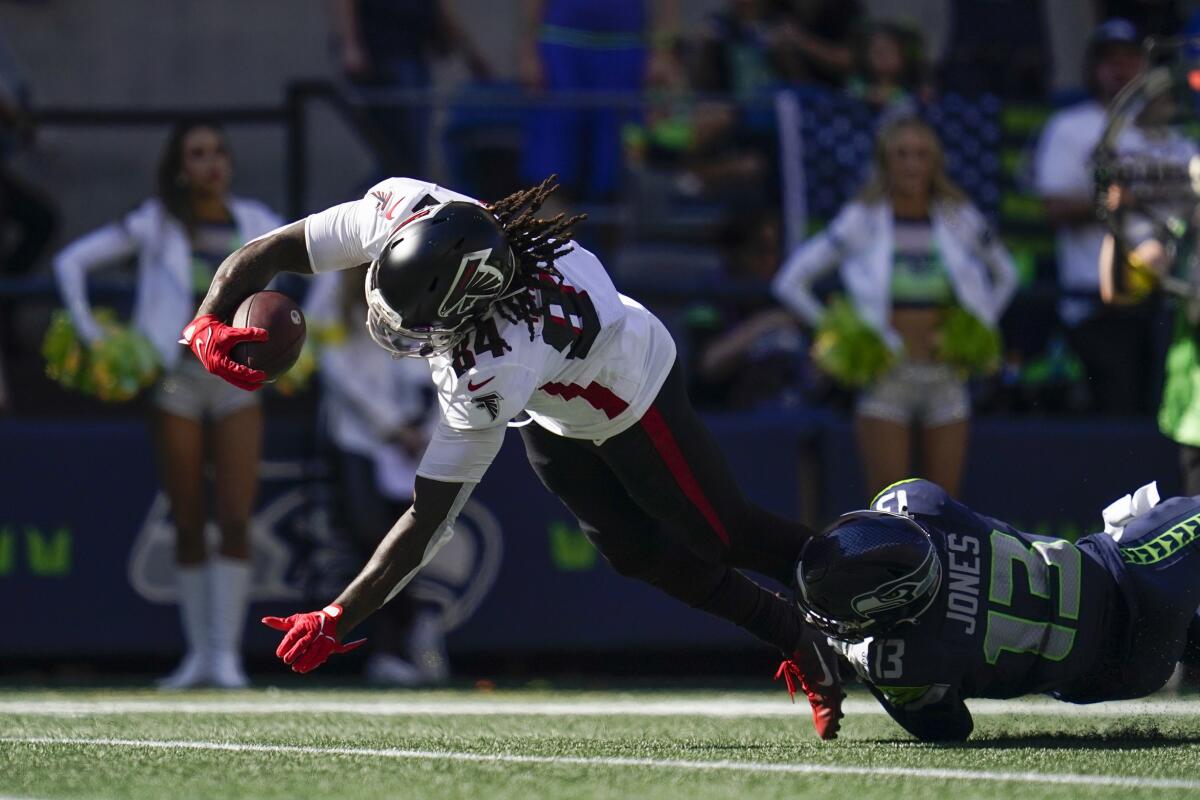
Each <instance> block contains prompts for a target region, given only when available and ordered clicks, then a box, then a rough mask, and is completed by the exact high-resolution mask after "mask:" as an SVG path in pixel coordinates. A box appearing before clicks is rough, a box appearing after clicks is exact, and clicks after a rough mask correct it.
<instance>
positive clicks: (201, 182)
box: [54, 121, 280, 689]
mask: <svg viewBox="0 0 1200 800" xmlns="http://www.w3.org/2000/svg"><path fill="white" fill-rule="evenodd" d="M232 177H233V161H232V156H231V154H230V152H229V143H228V141H227V140H226V138H225V134H224V133H223V132H222V130H221V128H220V127H219V126H218V125H216V124H215V123H213V122H209V121H184V122H181V123H179V124H178V125H176V126H175V128H174V129H173V130H172V131H171V133H170V136H169V137H168V139H167V143H166V147H165V148H164V150H163V154H162V158H161V159H160V161H159V165H158V192H157V194H156V196H154V197H151V198H150V199H148V200H146V201H145V202H144V203H142V204H141V205H140V206H139V207H137V208H136V209H134V210H133V211H131V212H130V213H129V214H127V215H125V216H124V217H123V218H121V219H119V220H117V221H115V222H112V223H110V224H108V225H106V226H104V227H103V228H100V229H98V230H96V231H93V232H92V233H89V234H87V235H86V236H84V237H83V238H81V239H79V240H77V241H75V242H73V243H71V244H70V245H69V246H68V247H67V248H66V249H64V250H63V251H62V252H61V253H60V254H59V255H58V257H57V258H56V259H55V262H54V271H55V273H56V275H57V277H58V283H59V290H60V291H61V293H62V297H63V301H64V303H65V304H66V306H67V309H68V310H69V312H70V314H71V318H72V320H73V321H74V323H75V327H76V330H78V331H79V332H80V335H81V336H82V337H83V338H84V339H86V340H87V341H89V342H93V343H94V342H96V341H98V340H100V339H101V338H102V337H103V332H102V330H101V328H100V326H99V325H98V324H97V322H96V320H95V318H94V317H93V314H92V308H91V306H90V304H89V302H88V297H87V274H88V273H89V272H91V271H92V270H95V269H98V268H100V267H104V266H107V265H112V264H114V263H117V262H120V261H123V260H125V259H129V258H136V259H137V263H138V282H137V294H136V303H135V306H134V311H133V325H134V326H135V327H136V328H137V329H138V330H139V331H140V332H141V333H142V334H143V335H145V336H146V337H147V338H148V339H149V340H150V342H151V343H152V344H153V345H154V347H155V349H156V350H157V351H158V355H159V357H160V359H161V361H162V363H163V365H164V374H163V377H162V380H161V381H160V382H159V383H158V385H157V386H156V387H155V388H154V389H153V398H152V405H153V412H152V423H153V424H152V430H153V438H154V444H155V449H156V451H157V455H158V466H159V477H160V479H161V481H162V486H163V489H164V491H165V492H166V494H167V498H168V499H169V500H170V503H171V516H172V519H173V521H174V523H175V535H176V541H175V559H176V564H177V572H176V574H177V585H178V591H179V607H180V611H181V615H182V620H183V633H184V638H185V639H186V641H187V654H186V655H185V656H184V659H183V661H182V663H181V664H180V666H179V668H178V669H177V670H175V672H173V673H172V674H171V675H169V676H168V677H166V678H165V679H163V680H162V681H161V682H160V685H161V686H162V687H164V688H170V689H182V688H188V687H193V686H201V685H215V686H219V687H229V688H233V687H240V686H245V685H246V684H247V679H246V675H245V672H244V671H243V669H242V661H241V635H242V628H243V626H244V623H245V617H246V606H247V600H248V592H249V582H250V576H251V565H250V561H249V558H250V540H249V539H250V531H249V523H250V514H251V511H252V509H253V507H254V499H255V495H256V494H257V488H258V465H259V458H260V454H261V450H262V428H263V423H262V411H261V409H260V407H259V399H258V395H257V394H254V393H252V392H243V391H241V390H240V389H237V388H236V387H234V386H231V385H230V384H228V383H226V382H225V381H223V380H221V379H220V378H218V377H216V376H214V375H210V374H208V373H207V372H206V371H205V370H204V368H203V367H202V366H201V365H200V364H199V363H198V362H197V361H196V359H194V358H192V357H191V356H190V355H189V354H188V353H187V350H186V348H185V347H183V346H181V345H180V344H179V341H178V340H179V331H180V330H182V329H183V326H185V325H187V323H188V321H189V320H190V319H191V318H192V316H193V312H194V311H195V309H196V306H197V305H198V303H199V302H200V300H201V299H202V298H203V297H204V295H205V293H206V292H207V291H208V286H209V284H210V283H211V282H212V277H213V274H214V273H215V272H216V269H217V267H218V266H219V265H220V263H221V261H223V260H224V259H225V257H226V256H227V255H229V254H230V253H232V252H233V251H234V250H236V249H238V247H240V246H241V245H242V244H244V243H245V242H247V241H249V240H250V239H253V238H254V237H256V236H259V235H261V234H264V233H266V232H267V231H270V230H271V229H273V228H275V227H278V225H279V224H280V219H279V217H277V216H276V215H275V214H274V213H273V212H272V211H271V210H270V209H268V208H267V207H266V206H265V205H263V204H262V203H259V202H257V201H255V200H247V199H243V198H240V197H236V196H233V195H231V194H230V192H229V187H230V181H231V179H232ZM210 468H211V475H212V480H213V486H212V489H213V506H212V508H213V512H214V514H215V517H216V522H217V525H218V527H219V529H220V545H219V547H218V549H217V552H216V553H215V554H210V553H209V552H208V547H207V544H206V541H205V528H206V526H207V522H208V518H209V505H208V501H207V498H206V483H207V476H208V474H209V469H210Z"/></svg>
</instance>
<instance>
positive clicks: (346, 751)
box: [0, 736, 1200, 790]
mask: <svg viewBox="0 0 1200 800" xmlns="http://www.w3.org/2000/svg"><path fill="white" fill-rule="evenodd" d="M0 743H7V744H37V745H59V746H74V745H91V746H96V747H120V748H126V747H127V748H142V749H146V748H151V749H158V750H217V751H223V752H234V753H280V754H290V755H316V756H330V755H339V756H358V757H366V758H395V759H408V760H423V761H460V762H474V763H481V764H548V765H553V766H575V767H647V768H656V769H674V770H698V771H726V772H762V773H785V774H800V775H861V776H870V777H890V778H917V779H926V780H947V781H955V780H970V781H990V782H995V783H1033V784H1057V785H1069V786H1110V787H1121V788H1130V789H1185V790H1197V789H1200V780H1179V779H1173V778H1135V777H1129V776H1122V775H1076V774H1070V773H1065V774H1059V775H1053V774H1051V775H1043V774H1040V773H1036V772H990V771H985V770H965V769H920V768H915V767H848V766H840V765H836V764H767V763H761V762H753V761H687V760H682V759H653V758H608V757H601V756H596V757H581V756H527V755H516V754H509V753H494V754H493V753H463V752H439V751H436V750H401V749H398V748H368V747H302V746H296V745H271V744H239V743H236V742H203V741H176V740H156V739H89V738H72V737H62V738H59V737H40V736H30V737H18V736H5V737H0Z"/></svg>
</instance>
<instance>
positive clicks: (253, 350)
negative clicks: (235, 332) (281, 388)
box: [229, 292, 307, 381]
mask: <svg viewBox="0 0 1200 800" xmlns="http://www.w3.org/2000/svg"><path fill="white" fill-rule="evenodd" d="M232 324H233V327H235V328H263V329H264V330H266V332H267V340H266V341H265V342H240V343H238V344H237V345H235V346H234V348H233V350H231V351H230V353H229V355H230V357H231V358H232V359H233V360H234V361H236V362H238V363H239V364H245V365H246V366H247V367H250V368H251V369H261V370H262V371H263V372H265V373H267V380H269V381H270V380H275V379H276V378H278V377H279V376H280V375H282V374H283V373H285V372H287V371H288V370H289V369H291V368H292V365H293V364H295V363H296V359H297V358H299V357H300V349H301V348H302V347H303V346H304V337H305V336H306V335H307V330H306V328H305V324H304V312H302V311H301V310H300V306H298V305H296V303H295V301H293V300H292V298H290V297H288V296H287V295H285V294H280V293H279V292H255V293H254V294H252V295H250V296H249V297H247V298H246V299H245V300H243V301H242V304H241V305H240V306H238V309H237V311H236V312H234V315H233V323H232Z"/></svg>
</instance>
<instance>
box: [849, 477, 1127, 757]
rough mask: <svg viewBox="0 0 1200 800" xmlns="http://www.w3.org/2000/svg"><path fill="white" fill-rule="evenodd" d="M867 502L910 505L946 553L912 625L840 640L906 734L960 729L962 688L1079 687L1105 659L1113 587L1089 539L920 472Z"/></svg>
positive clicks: (957, 735) (1000, 692) (968, 693)
mask: <svg viewBox="0 0 1200 800" xmlns="http://www.w3.org/2000/svg"><path fill="white" fill-rule="evenodd" d="M874 508H875V509H877V510H880V511H891V512H901V511H903V510H905V509H906V510H907V513H908V514H910V515H911V516H912V517H913V518H914V519H916V520H917V521H918V522H919V523H921V525H922V526H924V527H925V528H926V529H927V530H928V531H929V532H930V534H931V535H932V537H933V541H934V544H935V546H936V547H937V549H938V553H939V555H940V557H941V559H942V575H943V578H942V586H941V588H940V590H939V592H938V596H937V598H936V599H935V601H934V603H933V605H932V606H931V607H930V608H929V609H928V610H927V611H926V612H925V613H924V614H923V615H922V616H921V618H920V620H919V621H918V622H917V623H915V624H908V625H901V626H899V627H897V628H894V629H893V630H891V631H889V632H888V633H887V634H886V635H882V636H879V637H875V638H872V639H868V640H866V641H864V642H861V643H856V644H846V643H839V644H837V647H838V649H839V650H840V651H841V652H842V653H843V654H844V655H845V656H846V657H847V658H848V659H849V660H850V662H851V664H852V665H853V666H854V668H855V670H856V671H857V672H858V673H859V675H860V676H861V677H862V678H863V680H864V681H865V682H866V683H867V684H868V686H870V687H871V689H872V691H873V693H874V694H875V695H876V697H878V698H879V699H880V702H882V703H883V704H884V707H885V708H886V709H887V710H888V711H889V713H891V714H892V716H893V717H894V718H896V719H897V721H899V722H900V723H901V724H902V725H903V726H904V727H905V728H906V729H908V730H909V731H910V732H912V733H914V734H915V735H917V736H919V737H921V738H927V739H961V738H965V737H966V736H967V735H968V734H969V733H970V731H971V718H970V714H969V713H968V712H967V709H966V706H965V704H964V703H963V699H964V698H969V697H998V698H1004V697H1017V696H1019V695H1024V694H1030V693H1036V692H1048V691H1059V692H1064V693H1066V694H1072V693H1078V692H1080V691H1082V690H1081V689H1080V687H1081V686H1086V685H1088V684H1089V680H1088V676H1089V674H1090V673H1091V672H1092V671H1093V670H1094V669H1095V667H1096V665H1097V664H1098V663H1102V662H1105V661H1106V660H1107V657H1108V656H1109V654H1110V653H1109V651H1110V646H1111V636H1110V635H1109V634H1110V633H1111V631H1112V629H1113V628H1114V627H1122V625H1121V622H1120V620H1118V619H1117V616H1118V611H1119V609H1120V608H1121V601H1120V592H1119V589H1118V584H1117V581H1116V580H1115V578H1114V577H1113V575H1112V574H1111V573H1110V571H1109V569H1108V568H1106V566H1105V563H1104V560H1103V559H1102V558H1101V557H1100V556H1099V555H1098V554H1097V553H1096V551H1095V549H1094V548H1093V547H1092V546H1091V545H1090V544H1089V543H1087V542H1080V543H1079V545H1075V544H1071V543H1070V542H1067V541H1064V540H1060V539H1049V538H1046V537H1042V536H1035V535H1033V534H1029V533H1024V532H1022V531H1018V530H1016V529H1015V528H1013V527H1012V526H1011V525H1008V524H1007V523H1004V522H1001V521H999V520H996V519H992V518H990V517H987V516H984V515H983V514H978V513H976V512H974V511H972V510H971V509H969V508H967V507H966V506H964V505H962V504H961V503H958V502H956V501H954V500H953V499H951V498H950V497H949V495H947V494H946V492H945V491H944V490H943V489H942V488H941V487H939V486H937V485H936V484H933V483H930V482H928V481H923V480H912V481H905V482H902V483H900V484H896V485H895V486H892V487H889V488H888V489H887V490H885V491H884V492H883V493H881V494H880V495H879V497H877V498H876V500H875V503H874Z"/></svg>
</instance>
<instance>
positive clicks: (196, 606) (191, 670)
mask: <svg viewBox="0 0 1200 800" xmlns="http://www.w3.org/2000/svg"><path fill="white" fill-rule="evenodd" d="M207 571H208V570H207V565H205V564H196V565H189V566H184V565H182V564H177V565H176V566H175V576H176V577H175V582H176V585H177V586H178V588H179V616H180V618H181V619H182V620H183V638H184V640H185V641H186V642H187V654H186V655H184V657H183V661H181V662H180V664H179V666H178V667H177V668H176V669H175V671H174V672H172V673H171V674H170V675H168V676H167V677H165V678H162V679H161V680H159V681H158V687H159V688H160V689H190V688H192V687H195V686H206V685H208V684H209V683H211V682H212V657H211V656H212V651H211V649H210V647H209V643H210V642H209V632H208V631H209V604H208V581H207V580H206V575H205V573H206V572H207Z"/></svg>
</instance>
